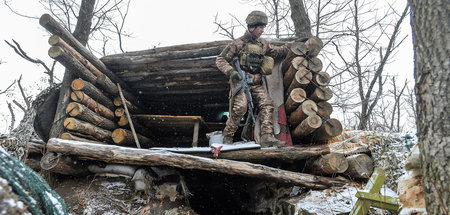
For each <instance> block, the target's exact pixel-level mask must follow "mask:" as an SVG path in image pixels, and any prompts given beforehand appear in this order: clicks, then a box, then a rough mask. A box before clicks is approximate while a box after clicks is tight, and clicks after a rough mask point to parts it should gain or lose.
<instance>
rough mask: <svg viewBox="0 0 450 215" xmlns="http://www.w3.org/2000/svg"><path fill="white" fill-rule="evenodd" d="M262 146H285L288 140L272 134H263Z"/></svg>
mask: <svg viewBox="0 0 450 215" xmlns="http://www.w3.org/2000/svg"><path fill="white" fill-rule="evenodd" d="M260 144H261V147H271V146H285V145H286V142H285V141H281V140H278V139H277V138H275V137H274V136H273V135H272V134H263V135H262V136H261V141H260Z"/></svg>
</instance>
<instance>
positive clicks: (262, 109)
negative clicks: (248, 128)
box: [216, 31, 289, 137]
mask: <svg viewBox="0 0 450 215" xmlns="http://www.w3.org/2000/svg"><path fill="white" fill-rule="evenodd" d="M248 43H250V44H257V45H258V46H259V47H261V48H262V53H263V54H264V55H265V56H270V57H273V58H282V57H284V56H285V55H286V54H287V53H288V51H289V49H288V47H287V46H273V45H271V44H270V43H269V42H268V41H267V40H265V39H262V38H253V36H252V35H251V34H250V33H249V32H248V31H246V33H245V34H244V36H242V37H240V38H238V39H235V40H233V41H232V42H231V43H230V44H228V46H226V47H225V49H224V50H223V51H222V53H221V54H220V55H219V56H218V57H217V58H216V65H217V67H218V68H219V70H220V71H222V72H223V73H224V74H225V75H226V76H227V77H230V73H231V71H233V70H236V68H234V64H233V63H232V62H233V60H234V59H236V58H237V57H239V54H240V53H241V52H242V51H243V49H244V47H245V45H246V44H248ZM244 71H245V70H244ZM253 73H254V72H253ZM246 74H247V75H248V76H249V77H250V78H251V79H252V80H253V85H251V86H250V88H251V94H252V98H253V102H254V104H255V107H257V108H258V110H259V115H260V116H261V135H264V134H271V135H272V134H273V122H272V121H273V120H272V115H273V110H274V106H273V101H272V99H271V98H270V96H269V95H268V93H267V91H266V90H265V89H264V87H263V86H262V74H261V72H257V73H254V74H251V73H250V72H248V71H246ZM230 85H231V90H232V89H234V88H235V87H236V86H237V85H239V82H237V83H234V84H233V83H230ZM231 99H232V100H231V102H230V117H229V118H228V120H227V122H226V127H225V129H224V130H223V133H222V135H223V136H224V137H233V136H234V133H235V132H236V130H237V129H238V126H239V123H240V120H241V118H242V117H243V116H244V115H245V113H246V112H247V99H246V97H245V94H244V91H243V90H242V89H241V90H239V92H238V93H237V94H236V95H235V96H234V98H231Z"/></svg>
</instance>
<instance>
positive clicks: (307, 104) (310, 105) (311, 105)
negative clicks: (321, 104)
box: [301, 100, 318, 116]
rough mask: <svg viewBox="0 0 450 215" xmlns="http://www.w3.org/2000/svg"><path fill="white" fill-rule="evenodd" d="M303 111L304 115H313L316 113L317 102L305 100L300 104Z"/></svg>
mask: <svg viewBox="0 0 450 215" xmlns="http://www.w3.org/2000/svg"><path fill="white" fill-rule="evenodd" d="M301 108H302V110H303V113H305V114H306V115H308V116H310V115H315V114H316V113H317V110H318V108H317V104H316V103H315V102H314V101H311V100H306V101H304V102H303V103H302V106H301Z"/></svg>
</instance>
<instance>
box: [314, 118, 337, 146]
mask: <svg viewBox="0 0 450 215" xmlns="http://www.w3.org/2000/svg"><path fill="white" fill-rule="evenodd" d="M341 133H342V124H341V122H339V120H337V119H333V118H331V119H328V120H325V121H324V122H323V123H322V126H320V128H318V129H316V131H314V132H313V133H312V134H311V135H308V137H307V139H308V140H310V141H312V142H321V141H327V140H329V139H331V138H333V137H336V136H338V135H340V134H341Z"/></svg>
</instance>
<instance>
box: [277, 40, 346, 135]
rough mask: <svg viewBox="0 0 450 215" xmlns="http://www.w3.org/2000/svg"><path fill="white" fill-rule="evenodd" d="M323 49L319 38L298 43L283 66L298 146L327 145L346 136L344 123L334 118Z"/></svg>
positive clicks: (290, 117) (291, 124) (290, 124)
mask: <svg viewBox="0 0 450 215" xmlns="http://www.w3.org/2000/svg"><path fill="white" fill-rule="evenodd" d="M322 46H323V43H322V41H321V40H320V39H319V38H317V37H311V38H309V39H308V40H307V41H306V42H304V43H303V42H295V43H293V44H292V45H291V47H290V52H289V54H288V55H287V56H286V58H285V59H284V61H283V62H282V65H281V71H282V73H283V85H284V89H285V98H286V101H285V108H286V114H287V118H288V125H289V127H290V131H291V136H292V139H293V140H294V142H303V143H306V142H308V143H312V142H320V141H326V140H328V139H330V138H332V137H335V136H337V135H339V134H340V133H341V132H342V125H341V123H340V122H339V121H338V120H337V119H333V118H330V115H331V112H332V111H333V108H332V106H331V104H330V103H328V102H327V101H328V100H330V99H331V98H332V96H333V92H332V91H331V89H330V88H329V87H328V84H329V83H330V75H329V74H328V73H326V72H322V68H323V63H322V61H321V60H320V59H319V58H318V57H317V56H318V54H319V52H320V50H321V49H322Z"/></svg>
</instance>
